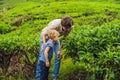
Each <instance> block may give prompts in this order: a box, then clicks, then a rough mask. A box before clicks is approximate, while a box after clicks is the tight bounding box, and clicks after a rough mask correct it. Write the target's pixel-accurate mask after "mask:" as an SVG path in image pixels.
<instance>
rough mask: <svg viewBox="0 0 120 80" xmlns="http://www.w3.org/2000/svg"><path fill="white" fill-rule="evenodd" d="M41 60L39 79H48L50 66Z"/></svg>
mask: <svg viewBox="0 0 120 80" xmlns="http://www.w3.org/2000/svg"><path fill="white" fill-rule="evenodd" d="M38 62H39V70H40V76H39V77H37V80H48V74H49V67H46V64H45V62H43V61H40V60H39V61H38Z"/></svg>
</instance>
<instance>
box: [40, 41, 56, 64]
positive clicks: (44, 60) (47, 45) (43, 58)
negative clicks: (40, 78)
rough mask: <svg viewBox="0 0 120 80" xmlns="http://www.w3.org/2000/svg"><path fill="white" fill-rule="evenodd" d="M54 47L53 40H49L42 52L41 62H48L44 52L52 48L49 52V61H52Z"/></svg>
mask: <svg viewBox="0 0 120 80" xmlns="http://www.w3.org/2000/svg"><path fill="white" fill-rule="evenodd" d="M53 45H54V43H53V42H52V41H51V40H48V41H47V42H46V43H45V45H44V47H43V49H42V50H41V51H40V60H41V61H43V62H46V59H45V55H44V52H45V49H46V48H47V47H50V50H49V51H48V59H49V61H51V58H52V54H53Z"/></svg>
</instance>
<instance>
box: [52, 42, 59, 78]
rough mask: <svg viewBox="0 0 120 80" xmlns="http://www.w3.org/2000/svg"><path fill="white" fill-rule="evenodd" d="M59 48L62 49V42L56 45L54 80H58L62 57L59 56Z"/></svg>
mask: <svg viewBox="0 0 120 80" xmlns="http://www.w3.org/2000/svg"><path fill="white" fill-rule="evenodd" d="M59 48H60V41H58V42H57V43H55V45H54V53H55V62H54V70H53V78H58V74H59V68H60V57H59V56H58V50H59Z"/></svg>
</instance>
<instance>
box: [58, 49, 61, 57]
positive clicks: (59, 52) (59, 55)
mask: <svg viewBox="0 0 120 80" xmlns="http://www.w3.org/2000/svg"><path fill="white" fill-rule="evenodd" d="M61 56H62V53H61V51H60V50H59V51H58V57H60V58H61Z"/></svg>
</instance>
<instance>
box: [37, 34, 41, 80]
mask: <svg viewBox="0 0 120 80" xmlns="http://www.w3.org/2000/svg"><path fill="white" fill-rule="evenodd" d="M41 46H42V37H41V36H40V50H41ZM40 50H39V57H38V62H37V66H36V78H38V80H39V78H40V71H41V70H40V60H39V58H40Z"/></svg>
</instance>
